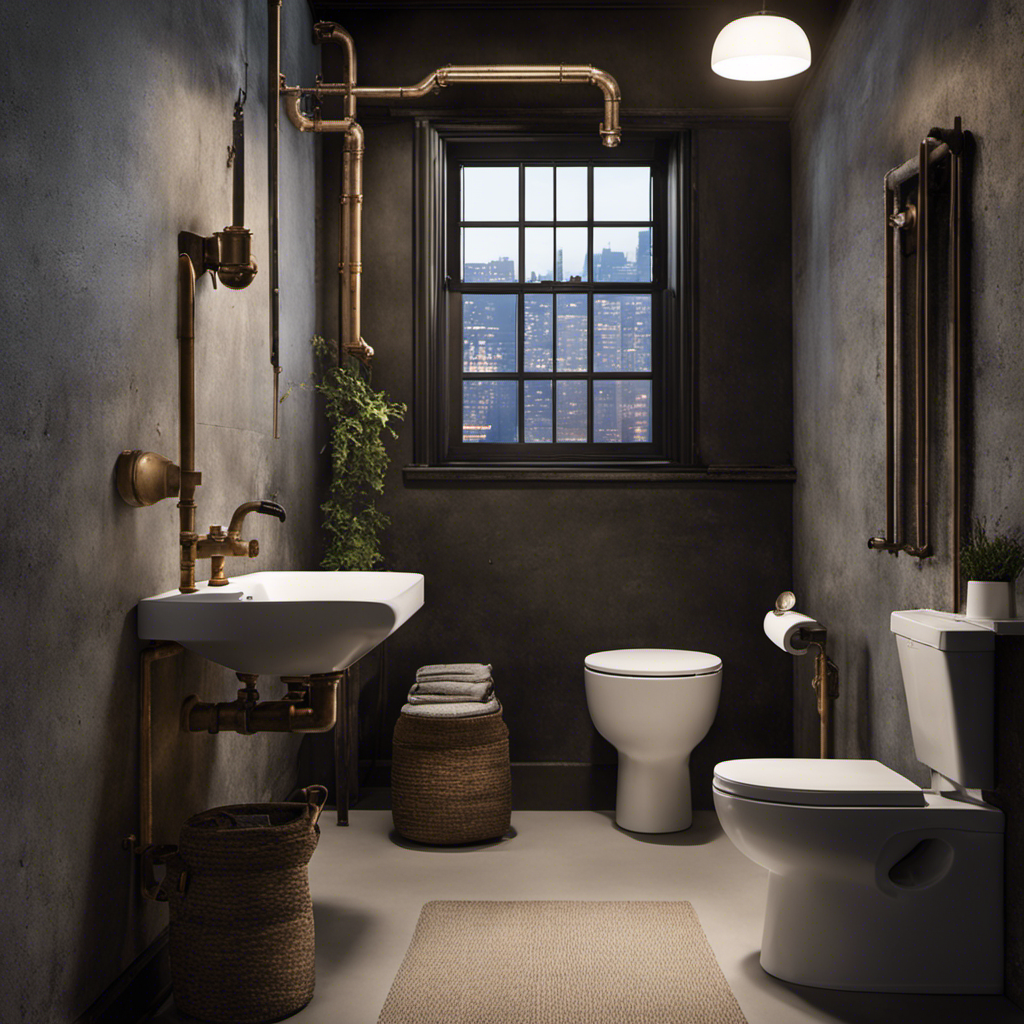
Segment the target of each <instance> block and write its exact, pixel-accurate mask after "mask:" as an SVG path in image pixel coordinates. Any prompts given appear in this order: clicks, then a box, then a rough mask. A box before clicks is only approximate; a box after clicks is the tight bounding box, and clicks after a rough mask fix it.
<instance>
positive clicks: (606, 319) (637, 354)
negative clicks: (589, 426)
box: [594, 295, 651, 424]
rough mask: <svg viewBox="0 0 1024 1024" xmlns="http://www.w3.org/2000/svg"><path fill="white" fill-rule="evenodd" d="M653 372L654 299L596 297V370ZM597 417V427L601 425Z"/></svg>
mask: <svg viewBox="0 0 1024 1024" xmlns="http://www.w3.org/2000/svg"><path fill="white" fill-rule="evenodd" d="M650 369H651V297H650V295H595V296H594V370H595V371H596V372H597V373H611V372H614V371H615V370H626V371H627V372H629V373H646V372H649V371H650ZM596 417H597V414H596V413H595V424H596V422H597V418H596Z"/></svg>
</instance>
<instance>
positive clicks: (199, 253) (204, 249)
mask: <svg viewBox="0 0 1024 1024" xmlns="http://www.w3.org/2000/svg"><path fill="white" fill-rule="evenodd" d="M178 252H179V254H180V253H184V254H185V255H186V256H187V257H188V258H189V260H190V261H191V263H192V269H193V270H194V271H195V272H196V277H197V278H198V277H201V276H202V275H203V274H204V273H205V272H206V271H207V270H209V271H210V274H211V276H212V277H213V287H214V288H216V287H217V269H218V268H219V267H220V240H219V239H218V238H217V236H216V235H205V236H204V235H197V234H196V233H195V232H194V231H179V232H178Z"/></svg>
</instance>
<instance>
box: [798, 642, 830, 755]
mask: <svg viewBox="0 0 1024 1024" xmlns="http://www.w3.org/2000/svg"><path fill="white" fill-rule="evenodd" d="M798 636H799V638H800V639H801V640H802V641H803V642H804V644H805V645H806V646H807V647H814V648H816V649H817V653H816V654H815V657H814V682H813V686H814V692H815V693H816V695H817V699H818V722H819V725H818V745H819V752H820V756H821V757H822V758H826V757H828V756H829V732H830V729H831V721H832V701H834V700H836V698H837V697H838V696H839V672H838V670H837V669H836V666H835V665H834V664H833V663H832V661H831V660H830V659H829V657H828V651H827V644H828V631H827V630H825V629H821V628H819V629H808V630H800V632H799V634H798Z"/></svg>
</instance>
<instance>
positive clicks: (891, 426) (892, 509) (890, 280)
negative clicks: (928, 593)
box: [885, 185, 899, 544]
mask: <svg viewBox="0 0 1024 1024" xmlns="http://www.w3.org/2000/svg"><path fill="white" fill-rule="evenodd" d="M895 212H896V211H895V192H894V191H893V189H891V188H889V186H888V185H886V187H885V539H886V543H889V544H891V543H893V542H894V541H896V539H897V538H896V479H895V473H896V455H895V445H896V428H895V422H896V298H895V295H894V289H895V287H896V268H895V264H896V246H897V245H898V244H899V230H898V228H897V227H896V225H895V224H893V223H892V221H891V220H890V216H891V215H892V214H894V213H895Z"/></svg>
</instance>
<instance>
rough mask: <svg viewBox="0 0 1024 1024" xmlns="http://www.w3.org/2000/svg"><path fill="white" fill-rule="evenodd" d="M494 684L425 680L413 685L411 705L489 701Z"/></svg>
mask: <svg viewBox="0 0 1024 1024" xmlns="http://www.w3.org/2000/svg"><path fill="white" fill-rule="evenodd" d="M493 686H494V683H493V682H492V681H491V679H487V680H486V681H484V682H482V683H470V682H464V681H462V680H460V679H425V680H422V681H421V682H417V683H413V684H412V689H411V690H410V691H409V696H408V698H407V699H408V701H409V703H410V704H444V703H458V702H460V701H467V700H481V701H482V700H489V699H490V696H491V689H492V687H493Z"/></svg>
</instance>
